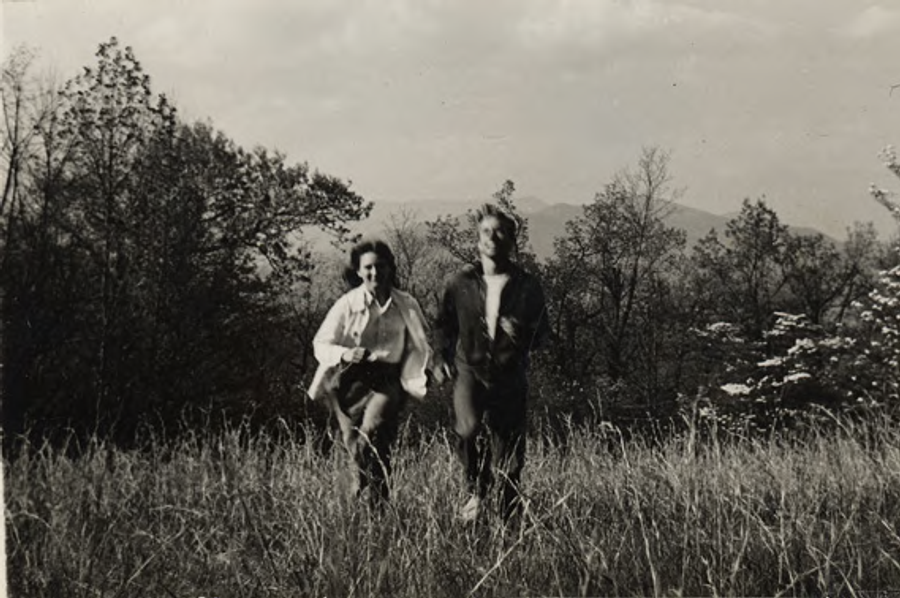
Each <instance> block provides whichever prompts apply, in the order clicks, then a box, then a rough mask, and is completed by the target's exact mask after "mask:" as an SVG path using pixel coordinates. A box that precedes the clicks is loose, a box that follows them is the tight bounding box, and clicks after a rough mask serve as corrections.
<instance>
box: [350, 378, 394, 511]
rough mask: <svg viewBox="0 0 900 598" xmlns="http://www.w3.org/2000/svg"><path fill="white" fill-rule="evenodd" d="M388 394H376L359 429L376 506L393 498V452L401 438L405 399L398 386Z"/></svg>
mask: <svg viewBox="0 0 900 598" xmlns="http://www.w3.org/2000/svg"><path fill="white" fill-rule="evenodd" d="M384 390H385V392H375V391H373V392H372V393H371V394H370V395H369V398H368V402H367V404H366V407H365V410H364V412H363V417H362V421H361V422H360V424H359V427H358V434H359V437H360V439H359V443H360V447H361V461H362V469H363V475H364V476H365V477H366V478H367V480H366V481H367V482H368V485H369V487H370V490H369V492H370V496H369V498H370V501H371V503H372V504H373V505H377V504H379V503H383V502H386V501H387V500H388V498H389V496H390V487H389V483H388V482H389V480H390V475H391V448H392V445H393V443H394V441H395V440H396V438H397V431H398V428H399V425H400V413H401V412H402V410H403V405H404V403H405V395H404V394H403V392H402V389H401V388H400V385H399V384H397V385H396V387H395V388H389V389H384Z"/></svg>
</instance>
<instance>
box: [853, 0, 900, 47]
mask: <svg viewBox="0 0 900 598" xmlns="http://www.w3.org/2000/svg"><path fill="white" fill-rule="evenodd" d="M839 32H840V33H842V34H843V35H845V36H847V37H850V38H855V39H867V38H872V37H876V36H881V35H886V34H888V33H895V34H896V33H898V32H900V10H897V9H889V8H884V7H883V6H880V5H878V4H876V5H874V6H870V7H869V8H867V9H865V10H864V11H862V12H861V13H859V14H858V15H857V16H856V17H855V18H853V19H851V20H850V22H849V23H847V24H846V25H845V26H843V27H842V28H840V29H839Z"/></svg>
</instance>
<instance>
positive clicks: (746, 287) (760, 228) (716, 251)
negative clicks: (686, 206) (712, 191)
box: [693, 199, 789, 340]
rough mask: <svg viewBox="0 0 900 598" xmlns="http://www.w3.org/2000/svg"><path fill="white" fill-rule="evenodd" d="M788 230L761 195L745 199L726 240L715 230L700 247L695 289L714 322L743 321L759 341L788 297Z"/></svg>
mask: <svg viewBox="0 0 900 598" xmlns="http://www.w3.org/2000/svg"><path fill="white" fill-rule="evenodd" d="M788 239H789V237H788V229H787V226H785V225H783V224H781V222H780V221H779V219H778V215H777V214H776V213H775V211H774V210H772V209H771V208H769V207H768V206H767V205H766V203H765V201H764V200H762V199H760V200H757V201H756V202H755V203H752V202H750V200H748V199H745V200H744V203H743V205H742V207H741V212H740V214H739V215H738V216H737V217H735V218H733V219H732V220H730V221H729V222H728V224H727V225H726V229H725V240H724V241H722V240H720V239H719V236H718V234H717V233H716V231H714V230H713V231H710V233H709V234H708V235H707V236H706V237H704V238H703V239H701V240H700V242H699V243H698V244H697V245H696V246H695V248H694V253H693V262H694V267H695V269H696V279H695V283H696V286H695V288H696V289H697V292H698V293H699V294H700V296H701V297H703V303H704V307H705V309H706V310H708V312H709V321H719V320H724V321H728V322H733V323H735V324H738V325H739V326H740V327H741V328H742V330H743V332H744V334H745V335H746V336H747V337H748V338H750V339H751V340H760V339H761V338H762V335H763V332H764V331H765V330H767V329H768V328H769V327H770V326H771V324H772V323H773V321H774V313H775V312H776V311H778V310H779V309H781V308H782V305H783V301H784V300H785V297H786V286H787V282H788V281H787V276H786V275H785V260H786V253H787V250H788Z"/></svg>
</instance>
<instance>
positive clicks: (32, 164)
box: [2, 38, 371, 440]
mask: <svg viewBox="0 0 900 598" xmlns="http://www.w3.org/2000/svg"><path fill="white" fill-rule="evenodd" d="M38 131H39V135H38V143H37V149H38V150H39V151H34V152H32V153H31V154H30V155H29V158H28V161H27V162H26V163H25V164H23V172H28V173H29V175H30V178H29V180H28V181H27V182H28V183H29V184H27V185H23V184H21V183H20V184H19V185H18V187H17V188H18V191H17V193H19V200H18V201H19V204H20V205H21V206H24V207H25V208H26V209H22V210H20V211H21V212H22V214H23V216H22V218H21V219H19V220H17V223H16V229H15V230H16V234H15V235H13V236H9V238H10V239H13V240H14V241H13V245H14V246H12V247H10V248H9V249H10V251H8V252H6V253H5V255H4V257H5V258H6V257H7V256H9V259H5V262H4V265H3V270H2V280H3V288H4V290H5V292H6V295H5V300H4V306H3V308H4V324H5V330H4V332H5V333H6V334H5V335H4V358H5V359H7V360H10V359H11V360H12V361H13V362H14V365H15V367H14V368H12V369H13V371H15V372H16V373H17V375H16V376H14V377H12V378H13V379H10V377H9V376H7V377H6V378H5V379H4V380H3V384H4V391H5V397H6V398H7V399H8V400H7V401H5V403H4V417H5V418H6V421H7V422H9V421H14V422H16V429H17V430H22V429H24V427H25V426H26V421H27V420H30V421H31V422H32V423H33V425H35V430H34V431H35V432H36V433H43V432H44V431H46V430H47V429H49V428H53V427H56V426H62V425H72V426H75V427H76V429H79V430H82V431H85V430H87V429H89V428H93V429H95V430H96V431H98V432H101V433H103V434H115V435H116V436H117V437H118V438H119V439H120V440H127V439H128V438H133V435H134V430H135V429H136V428H137V427H138V426H139V425H143V424H145V423H146V422H148V421H157V422H159V423H162V424H163V425H171V424H173V422H175V421H177V420H178V418H179V417H180V414H181V412H182V411H183V410H184V409H185V408H186V407H193V408H194V410H195V411H196V410H197V409H198V408H204V409H207V410H209V409H212V410H213V411H212V412H213V413H215V414H217V415H220V414H223V413H230V414H234V415H237V416H239V415H241V414H246V413H251V412H254V411H256V412H259V411H261V410H264V409H267V408H271V406H272V405H276V404H279V400H280V398H285V397H287V396H290V397H291V398H295V397H296V386H297V385H298V383H299V382H300V380H301V379H302V377H303V376H304V375H305V372H306V369H307V367H308V365H309V364H308V363H300V362H298V361H296V360H292V359H273V356H278V355H282V354H289V355H290V354H291V353H290V351H293V350H294V349H295V348H296V347H295V345H294V344H293V342H294V339H292V338H290V337H289V334H290V332H289V331H290V330H291V328H290V327H288V326H286V325H285V322H286V321H287V319H289V318H290V317H291V315H292V313H293V312H291V310H289V309H286V308H285V306H286V305H287V304H288V303H289V302H290V300H291V299H292V294H293V293H298V292H300V293H302V288H303V285H305V284H308V282H309V280H308V274H309V272H310V269H311V268H312V263H311V256H310V254H309V252H308V251H307V250H306V249H305V246H304V244H303V233H302V231H303V229H304V227H307V226H315V227H318V228H322V229H324V230H326V231H328V232H330V233H331V234H332V235H334V236H335V237H336V238H338V239H341V238H343V237H345V236H346V235H347V234H348V233H349V229H348V226H347V222H348V221H350V220H355V219H359V218H360V217H362V216H365V215H367V214H368V212H369V210H370V209H371V205H370V204H369V203H368V202H366V201H365V200H364V199H363V198H362V197H360V196H359V195H358V194H356V193H355V192H353V191H352V190H351V189H350V187H349V184H347V183H345V182H344V181H342V180H341V179H339V178H336V177H333V176H330V175H326V174H323V173H320V172H317V171H312V170H311V169H310V168H309V167H308V166H307V165H306V164H298V165H291V164H288V163H287V162H286V160H285V157H284V156H283V155H281V154H278V153H272V152H269V151H267V150H265V149H263V148H256V149H254V150H252V151H246V150H244V149H243V148H241V147H239V146H237V145H236V144H235V143H234V142H232V141H231V140H229V139H228V138H227V137H226V136H224V135H223V134H221V133H217V132H216V131H214V130H213V129H212V127H211V126H210V125H206V124H196V125H187V124H184V123H182V122H180V121H179V120H178V118H177V115H176V113H175V110H174V107H172V106H171V105H170V104H169V102H168V101H167V100H166V99H165V98H164V97H163V96H155V95H154V94H153V93H152V92H151V90H150V81H149V77H148V76H147V75H146V74H144V72H143V70H142V67H141V65H140V63H139V62H138V61H137V59H136V58H135V56H134V54H133V52H132V51H131V49H130V48H127V47H126V48H121V47H120V46H119V43H118V41H117V40H116V39H115V38H113V39H111V40H110V41H109V42H107V43H104V44H101V45H100V48H99V50H98V53H97V65H96V66H95V67H90V68H85V69H84V71H83V72H82V73H81V75H79V76H77V77H75V78H74V79H72V80H70V81H69V82H68V83H67V85H66V86H65V87H64V88H63V90H62V91H61V93H60V94H59V96H58V102H57V103H56V104H54V105H53V110H52V112H50V113H49V114H48V117H47V118H46V119H44V120H43V121H42V122H41V126H40V127H39V128H38ZM300 305H303V306H311V305H312V304H311V303H300ZM304 308H305V307H304ZM294 354H300V355H302V353H299V352H298V353H294ZM301 361H305V360H301ZM269 413H270V414H271V413H272V412H271V411H269Z"/></svg>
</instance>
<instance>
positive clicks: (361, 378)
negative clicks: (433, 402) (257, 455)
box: [309, 241, 431, 505]
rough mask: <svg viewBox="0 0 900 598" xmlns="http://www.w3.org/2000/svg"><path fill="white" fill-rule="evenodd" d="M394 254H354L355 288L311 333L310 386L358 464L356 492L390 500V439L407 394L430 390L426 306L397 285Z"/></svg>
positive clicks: (377, 244)
mask: <svg viewBox="0 0 900 598" xmlns="http://www.w3.org/2000/svg"><path fill="white" fill-rule="evenodd" d="M396 271H397V268H396V265H395V261H394V254H393V253H392V252H391V249H390V248H389V247H388V246H387V244H385V243H383V242H381V241H367V242H363V243H361V244H359V245H357V246H356V247H354V248H353V249H352V250H351V252H350V268H348V270H347V280H348V282H350V284H351V285H352V286H353V287H354V288H353V289H352V290H351V291H349V292H347V293H346V294H344V295H343V296H342V297H341V298H340V299H338V300H337V302H336V303H335V304H334V305H333V306H332V308H331V309H330V310H329V311H328V315H327V316H325V320H324V321H323V322H322V325H321V327H319V330H318V332H317V333H316V336H315V338H314V339H313V349H314V351H315V356H316V359H317V360H318V361H319V368H318V370H317V371H316V375H315V377H314V378H313V382H312V385H311V386H310V388H309V395H310V397H312V398H313V399H319V398H325V399H326V400H328V401H329V403H330V404H331V406H332V408H333V409H334V412H335V414H336V415H337V419H338V423H339V424H340V427H341V434H342V436H343V440H344V445H345V446H346V447H347V450H348V451H349V453H350V456H351V458H352V460H353V462H354V466H355V468H356V470H357V475H356V482H355V484H354V491H355V494H357V495H359V494H360V493H361V492H362V491H363V490H365V489H366V487H367V486H368V487H369V500H370V503H371V504H372V505H378V504H381V503H383V502H384V501H386V500H387V499H388V494H389V490H388V478H389V476H390V458H391V455H390V451H391V444H392V443H393V441H394V439H395V437H396V435H397V427H398V423H399V417H400V413H401V411H402V409H403V406H404V403H405V402H406V395H407V394H409V395H412V396H413V397H416V398H419V399H421V398H423V397H424V396H425V386H426V382H427V379H428V378H427V374H426V372H427V371H428V369H429V368H430V365H431V348H430V345H429V343H428V337H427V335H426V326H425V317H424V315H423V314H422V308H421V307H420V306H419V304H418V302H417V301H416V300H415V299H414V298H413V297H412V295H410V294H408V293H405V292H403V291H401V290H399V289H398V288H397V287H396V284H395V278H396Z"/></svg>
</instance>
